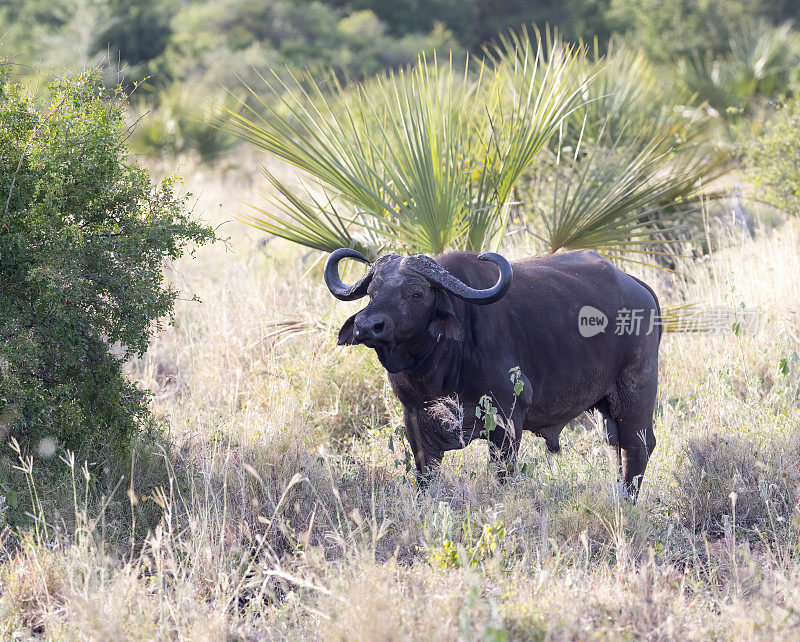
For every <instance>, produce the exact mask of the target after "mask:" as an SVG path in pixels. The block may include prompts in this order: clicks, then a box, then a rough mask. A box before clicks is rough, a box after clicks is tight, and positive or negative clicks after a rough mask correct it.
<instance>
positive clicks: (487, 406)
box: [475, 395, 497, 437]
mask: <svg viewBox="0 0 800 642" xmlns="http://www.w3.org/2000/svg"><path fill="white" fill-rule="evenodd" d="M475 417H477V418H478V419H480V420H482V421H483V431H481V434H482V435H484V436H485V437H488V436H489V435H490V434H492V432H493V431H494V429H495V428H497V407H496V406H495V405H494V404H492V398H491V397H490V396H489V395H483V396H482V397H481V398H480V399H478V405H477V406H475Z"/></svg>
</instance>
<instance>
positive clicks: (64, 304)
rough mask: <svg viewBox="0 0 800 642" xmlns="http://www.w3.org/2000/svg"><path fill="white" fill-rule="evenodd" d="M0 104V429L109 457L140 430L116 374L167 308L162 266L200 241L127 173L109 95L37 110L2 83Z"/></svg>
mask: <svg viewBox="0 0 800 642" xmlns="http://www.w3.org/2000/svg"><path fill="white" fill-rule="evenodd" d="M0 73H2V72H0ZM0 92H1V93H0V195H2V203H1V204H0V208H2V209H0V214H2V222H0V336H2V343H0V425H2V430H3V434H4V435H7V434H8V433H9V432H10V433H11V434H12V435H14V436H16V437H17V438H19V439H20V441H22V442H23V443H25V444H28V445H29V446H30V445H32V446H36V445H37V444H41V443H42V440H43V439H44V438H48V439H47V440H46V442H45V443H49V444H53V445H54V444H56V443H60V444H63V445H64V446H66V447H68V448H70V449H74V450H76V451H78V452H79V453H80V454H81V455H84V456H88V455H89V454H92V455H94V456H97V455H101V456H102V455H106V454H108V453H109V452H110V453H112V454H119V453H121V452H123V451H124V450H125V448H126V445H127V444H128V443H129V439H130V437H131V436H132V435H133V434H134V433H135V431H136V428H137V426H138V425H140V424H141V422H142V421H143V420H144V419H145V418H146V417H147V410H146V406H145V403H144V401H145V396H144V393H143V392H142V391H140V390H138V389H137V388H135V387H134V386H133V385H132V384H131V383H130V382H128V381H126V379H125V378H124V377H123V376H122V374H121V373H120V365H121V363H122V362H123V361H124V360H125V359H127V358H128V357H131V356H132V355H137V354H141V353H143V352H144V350H145V349H146V348H147V344H148V336H149V330H150V329H151V328H152V327H153V326H154V325H155V326H156V327H158V326H159V324H160V321H159V320H160V319H161V318H162V317H164V315H167V314H169V313H170V312H171V310H172V306H173V302H174V300H175V296H176V292H175V290H174V289H173V288H171V287H169V286H167V285H165V284H164V278H163V275H162V263H163V261H164V260H166V259H176V258H178V257H179V256H181V254H182V253H183V250H184V248H185V246H186V245H187V244H188V243H190V242H195V243H205V242H208V241H210V240H212V239H213V233H212V231H211V230H210V229H209V228H206V227H202V226H201V225H199V224H198V223H196V222H193V221H191V220H190V219H189V217H188V216H187V214H186V199H185V198H182V197H179V196H177V195H176V194H175V193H174V191H173V186H172V184H171V183H170V182H169V181H165V182H164V183H162V184H161V185H160V186H159V187H155V188H154V187H152V186H151V183H150V178H149V174H148V172H147V171H146V170H145V169H142V168H138V167H135V166H133V165H132V164H131V163H130V159H129V157H128V152H127V150H126V148H125V146H124V145H123V142H122V141H123V136H124V131H125V121H124V112H123V102H122V99H121V94H120V93H119V92H114V93H113V94H112V95H111V97H110V98H106V97H105V96H104V92H103V90H102V89H101V86H100V80H99V76H98V74H96V73H94V72H87V73H84V74H82V75H80V76H77V77H75V78H73V79H64V80H59V81H56V82H55V83H53V84H52V85H51V86H50V101H49V102H48V103H47V104H42V103H40V102H39V101H37V100H35V99H33V98H32V97H31V96H30V95H29V93H28V92H27V91H26V90H25V89H24V88H23V87H22V86H21V85H19V84H14V83H12V82H10V80H9V78H8V77H7V76H6V77H4V78H3V79H2V90H0ZM23 437H24V439H23ZM49 450H50V452H51V453H52V451H53V450H54V448H53V447H51V448H49Z"/></svg>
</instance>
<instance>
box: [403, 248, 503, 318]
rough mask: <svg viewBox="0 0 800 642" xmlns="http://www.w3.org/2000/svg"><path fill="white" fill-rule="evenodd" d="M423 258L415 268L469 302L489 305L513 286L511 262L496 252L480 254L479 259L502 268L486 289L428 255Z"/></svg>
mask: <svg viewBox="0 0 800 642" xmlns="http://www.w3.org/2000/svg"><path fill="white" fill-rule="evenodd" d="M421 258H424V259H426V260H425V261H424V263H423V264H422V265H420V266H419V267H416V266H415V268H414V269H415V270H417V271H419V272H421V273H422V274H423V275H424V276H425V277H426V278H428V279H429V280H431V281H433V282H434V283H437V284H438V285H440V286H441V287H443V288H444V289H445V290H447V291H448V292H452V293H453V294H455V295H456V296H457V297H459V298H460V299H464V301H466V302H467V303H476V304H478V305H487V304H489V303H494V302H495V301H499V300H500V299H502V298H503V296H505V294H506V292H508V288H510V287H511V278H512V277H513V276H514V273H513V270H512V269H511V264H510V263H509V262H508V261H507V260H506V259H505V258H504V257H502V256H500V255H499V254H495V253H494V252H484V253H483V254H479V255H478V259H479V260H481V261H491V262H492V263H494V264H495V265H496V266H497V267H498V268H500V276H499V277H498V279H497V283H495V284H494V285H493V286H492V287H490V288H487V289H486V290H476V289H475V288H472V287H470V286H468V285H467V284H466V283H464V282H463V281H461V280H459V279H457V278H456V277H455V276H453V275H452V274H450V272H448V271H447V270H445V269H444V268H443V267H442V266H441V265H439V264H438V263H437V262H436V261H434V260H433V259H431V258H428V257H421Z"/></svg>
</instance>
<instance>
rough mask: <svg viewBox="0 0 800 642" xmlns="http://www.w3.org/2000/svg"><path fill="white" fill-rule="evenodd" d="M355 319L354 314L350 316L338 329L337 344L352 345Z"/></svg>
mask: <svg viewBox="0 0 800 642" xmlns="http://www.w3.org/2000/svg"><path fill="white" fill-rule="evenodd" d="M355 321H356V315H355V314H354V315H353V316H351V317H350V318H349V319H348V320H347V321H345V322H344V325H343V326H342V329H341V330H339V345H340V346H352V345H355V344H356V340H355V337H353V325H354V324H355Z"/></svg>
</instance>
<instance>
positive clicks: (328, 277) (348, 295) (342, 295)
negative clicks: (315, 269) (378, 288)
mask: <svg viewBox="0 0 800 642" xmlns="http://www.w3.org/2000/svg"><path fill="white" fill-rule="evenodd" d="M348 258H349V259H358V260H359V261H363V262H364V263H371V261H370V260H369V259H368V258H367V257H366V256H364V255H363V254H361V252H356V251H355V250H351V249H350V248H346V247H343V248H340V249H338V250H334V251H333V252H331V255H330V256H329V257H328V260H327V261H325V285H327V286H328V289H329V290H330V291H331V294H332V295H333V296H335V297H336V298H337V299H339V300H341V301H354V300H355V299H360V298H361V297H363V296H366V294H367V286H369V282H370V281H371V280H372V273H373V269H372V267H370V268H369V270H367V273H366V274H365V275H364V276H362V277H361V278H360V279H359V280H358V281H357V282H356V283H354V284H353V285H346V284H345V283H344V281H342V279H341V277H340V276H339V261H341V260H342V259H348Z"/></svg>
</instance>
